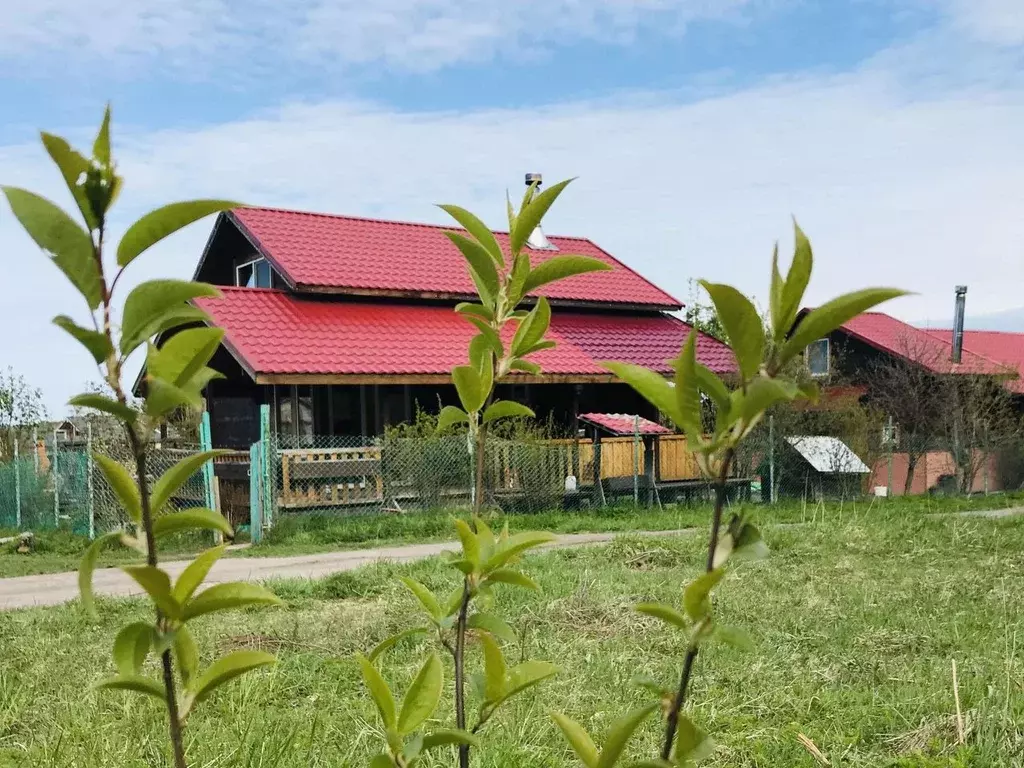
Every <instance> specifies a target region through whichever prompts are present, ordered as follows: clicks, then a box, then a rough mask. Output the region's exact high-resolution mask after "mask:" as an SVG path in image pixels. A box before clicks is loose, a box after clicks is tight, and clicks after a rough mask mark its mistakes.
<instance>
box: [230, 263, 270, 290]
mask: <svg viewBox="0 0 1024 768" xmlns="http://www.w3.org/2000/svg"><path fill="white" fill-rule="evenodd" d="M235 285H237V286H238V287H239V288H273V287H274V268H273V267H271V266H270V262H268V261H267V260H266V259H265V258H263V257H262V256H259V257H257V258H255V259H252V260H251V261H246V262H243V263H241V264H239V265H238V266H237V267H235Z"/></svg>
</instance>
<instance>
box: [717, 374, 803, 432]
mask: <svg viewBox="0 0 1024 768" xmlns="http://www.w3.org/2000/svg"><path fill="white" fill-rule="evenodd" d="M799 394H800V390H799V389H798V388H797V386H796V384H794V383H793V382H791V381H786V380H784V379H769V378H767V377H764V376H758V377H757V378H755V379H754V380H753V381H751V382H750V384H749V385H748V386H747V391H746V392H745V393H744V392H742V391H740V390H736V392H735V393H734V397H735V398H736V400H737V405H736V407H734V408H733V414H734V415H737V416H739V418H741V419H743V420H744V421H745V422H747V423H751V422H753V421H755V420H756V419H758V418H759V417H760V416H761V415H762V414H763V413H764V412H765V411H767V410H768V409H769V408H771V407H772V406H773V405H776V404H777V403H783V402H790V401H791V400H794V399H795V398H796V397H797V396H798V395H799Z"/></svg>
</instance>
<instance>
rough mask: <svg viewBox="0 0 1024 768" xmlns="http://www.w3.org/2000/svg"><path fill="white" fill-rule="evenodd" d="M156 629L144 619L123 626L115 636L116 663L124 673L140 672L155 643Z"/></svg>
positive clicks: (133, 673) (118, 668)
mask: <svg viewBox="0 0 1024 768" xmlns="http://www.w3.org/2000/svg"><path fill="white" fill-rule="evenodd" d="M153 633H154V629H153V626H152V625H151V624H147V623H145V622H144V621H136V622H132V623H131V624H128V625H126V626H124V627H122V628H121V631H120V632H118V633H117V637H115V638H114V664H115V665H116V666H117V671H118V672H120V673H121V674H122V675H126V676H131V675H136V674H138V673H139V670H140V669H142V665H143V664H144V663H145V661H146V657H147V656H148V655H149V649H150V647H151V646H152V644H153Z"/></svg>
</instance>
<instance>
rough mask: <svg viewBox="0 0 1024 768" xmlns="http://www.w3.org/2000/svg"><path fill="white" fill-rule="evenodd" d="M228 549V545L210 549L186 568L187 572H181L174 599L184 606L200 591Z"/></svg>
mask: <svg viewBox="0 0 1024 768" xmlns="http://www.w3.org/2000/svg"><path fill="white" fill-rule="evenodd" d="M226 549H227V544H221V545H220V546H219V547H213V548H211V549H208V550H206V551H205V552H203V553H202V554H200V555H198V556H197V557H196V558H195V559H194V560H193V561H192V562H191V563H189V564H188V565H187V566H185V570H184V571H182V572H181V575H180V576H179V577H178V580H177V581H176V582H175V584H174V589H173V590H171V594H172V595H173V596H174V599H175V600H177V601H178V602H179V603H181V604H182V605H184V604H185V603H187V602H188V601H189V600H190V599H191V597H192V595H193V594H195V591H196V590H197V589H199V585H200V584H202V583H203V580H204V579H205V578H206V574H208V573H209V572H210V569H211V568H212V567H213V564H214V563H215V562H217V560H219V559H220V556H221V555H223V554H224V551H225V550H226Z"/></svg>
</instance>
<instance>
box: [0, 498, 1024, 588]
mask: <svg viewBox="0 0 1024 768" xmlns="http://www.w3.org/2000/svg"><path fill="white" fill-rule="evenodd" d="M1021 505H1024V493H1020V492H1015V493H996V494H991V495H988V496H973V497H937V498H932V497H929V496H917V497H912V498H906V499H904V498H893V499H888V500H882V499H871V498H865V499H854V500H846V501H838V500H830V501H827V502H821V503H818V504H815V503H814V502H803V501H799V500H782V501H780V503H779V504H776V505H774V506H765V505H760V504H743V505H741V507H742V508H743V509H746V510H747V511H750V512H753V513H754V514H757V515H758V516H759V517H760V519H761V520H762V521H763V522H766V523H767V522H774V523H793V522H805V521H819V520H823V519H824V520H828V519H833V518H835V519H839V520H842V519H843V518H844V517H849V516H850V515H858V514H861V513H865V512H867V511H869V510H870V511H876V510H883V509H884V510H885V511H887V512H888V513H890V514H894V515H896V514H906V515H921V514H929V513H942V512H964V511H971V510H987V509H1002V508H1008V507H1014V506H1021ZM453 516H461V517H464V518H465V517H466V513H465V511H451V510H445V511H436V512H411V513H407V514H402V515H395V514H371V515H358V516H342V515H336V514H330V513H327V514H295V513H288V512H285V513H281V514H279V515H278V519H277V522H276V524H275V526H274V528H273V529H272V530H271V531H269V532H268V534H267V535H266V537H265V538H264V541H263V542H261V543H260V544H259V545H256V546H252V547H248V548H245V549H239V550H235V551H232V552H229V553H228V555H227V556H228V557H271V556H273V557H280V556H288V555H302V554H310V553H316V552H327V551H334V550H343V549H365V548H370V547H381V546H392V545H398V544H410V543H423V542H430V541H448V540H451V539H453V538H454V537H453V533H452V518H453ZM710 516H711V507H710V505H709V504H694V505H692V506H687V505H676V504H671V505H665V507H664V508H661V509H647V508H637V507H633V506H609V507H605V508H588V509H580V510H566V511H563V510H555V511H551V512H542V513H535V514H510V515H507V516H501V515H498V516H496V517H495V519H496V520H499V521H500V522H504V521H507V522H508V524H509V528H510V530H512V531H513V532H515V531H522V530H546V531H552V532H555V533H607V532H625V531H669V530H679V529H685V528H693V527H699V526H703V525H706V524H707V521H708V520H709V519H710ZM13 534H14V532H13V531H8V532H4V531H0V537H3V536H10V535H13ZM88 543H89V542H88V540H87V539H85V538H84V537H82V536H76V535H73V534H70V533H67V532H63V531H50V532H43V533H40V534H38V535H37V537H36V549H35V551H34V552H32V553H30V554H27V555H19V554H16V552H15V549H16V547H17V545H16V544H15V543H9V544H6V545H3V546H0V578H7V577H10V576H27V575H31V574H41V573H58V572H61V571H72V570H75V569H77V568H78V562H79V560H80V559H81V556H82V552H83V551H84V550H85V548H86V547H87V546H88ZM208 546H210V538H209V536H199V535H193V536H179V537H176V538H175V539H173V540H169V541H164V542H162V543H161V552H163V553H164V555H165V557H166V558H168V559H181V558H185V557H189V556H191V555H193V554H195V553H196V552H197V551H199V550H200V549H202V548H205V547H208ZM138 558H139V556H138V555H137V554H136V553H133V552H131V551H129V550H125V549H121V550H116V549H108V550H106V551H105V552H104V553H103V554H102V555H101V556H100V561H99V565H100V567H101V568H102V567H112V566H117V565H124V564H128V563H131V562H135V561H137V560H138Z"/></svg>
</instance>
